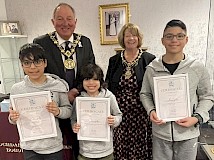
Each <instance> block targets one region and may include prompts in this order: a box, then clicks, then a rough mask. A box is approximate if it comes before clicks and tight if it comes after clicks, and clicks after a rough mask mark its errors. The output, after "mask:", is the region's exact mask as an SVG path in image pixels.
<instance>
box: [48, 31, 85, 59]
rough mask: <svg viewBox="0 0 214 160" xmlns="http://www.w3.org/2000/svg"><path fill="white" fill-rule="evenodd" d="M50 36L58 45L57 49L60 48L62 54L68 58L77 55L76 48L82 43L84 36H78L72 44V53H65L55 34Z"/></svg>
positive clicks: (52, 33)
mask: <svg viewBox="0 0 214 160" xmlns="http://www.w3.org/2000/svg"><path fill="white" fill-rule="evenodd" d="M48 35H49V36H50V38H51V40H52V41H53V43H54V44H55V45H57V47H58V48H59V50H60V52H61V53H62V54H64V55H65V56H67V57H68V58H70V57H71V56H72V55H73V54H74V53H75V48H76V46H77V44H78V43H79V42H80V39H81V36H82V35H81V34H77V36H76V39H74V41H73V43H72V44H71V48H70V51H66V52H65V50H64V48H63V47H62V46H60V45H59V41H58V40H57V38H56V34H55V32H50V33H48ZM74 38H75V37H74Z"/></svg>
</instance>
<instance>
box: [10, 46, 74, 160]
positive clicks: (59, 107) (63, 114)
mask: <svg viewBox="0 0 214 160" xmlns="http://www.w3.org/2000/svg"><path fill="white" fill-rule="evenodd" d="M19 59H20V61H21V64H22V68H23V71H24V72H25V74H26V75H25V77H24V79H23V81H21V82H19V83H16V84H14V85H13V86H12V88H11V93H10V94H11V95H15V94H24V93H30V92H39V91H50V92H51V96H52V102H49V103H48V104H47V106H46V109H47V110H48V112H50V113H52V114H53V115H54V116H55V121H56V129H57V137H51V138H45V139H38V140H31V141H23V142H22V141H21V142H20V146H21V148H22V149H23V151H24V159H25V160H33V159H37V160H39V159H41V160H43V159H46V160H62V159H63V153H62V149H63V144H62V133H61V131H60V128H59V122H58V119H59V118H61V119H65V118H69V117H70V116H71V113H72V106H71V104H70V102H69V100H68V95H67V92H68V91H69V88H68V84H67V83H66V82H65V81H64V80H62V79H60V78H59V77H58V76H56V75H52V74H44V69H45V67H46V66H47V59H46V58H45V51H44V50H43V48H42V47H41V46H40V45H38V44H33V43H31V44H25V45H24V46H22V47H21V49H20V52H19ZM18 118H19V113H18V112H16V111H14V110H12V108H11V109H10V111H9V117H8V119H9V122H10V123H11V124H16V122H17V120H18Z"/></svg>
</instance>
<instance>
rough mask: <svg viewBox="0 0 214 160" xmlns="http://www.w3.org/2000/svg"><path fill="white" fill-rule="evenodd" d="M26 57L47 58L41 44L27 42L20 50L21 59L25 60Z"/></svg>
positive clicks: (30, 58)
mask: <svg viewBox="0 0 214 160" xmlns="http://www.w3.org/2000/svg"><path fill="white" fill-rule="evenodd" d="M25 58H27V59H29V60H39V59H43V60H46V57H45V50H44V49H43V48H42V47H41V46H40V45H39V44H35V43H27V44H25V45H23V46H22V47H21V48H20V51H19V59H20V61H23V60H24V59H25Z"/></svg>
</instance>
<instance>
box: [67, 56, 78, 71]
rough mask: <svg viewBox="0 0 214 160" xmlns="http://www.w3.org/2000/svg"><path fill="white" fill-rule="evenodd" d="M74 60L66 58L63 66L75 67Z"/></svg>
mask: <svg viewBox="0 0 214 160" xmlns="http://www.w3.org/2000/svg"><path fill="white" fill-rule="evenodd" d="M75 65H76V64H75V61H74V60H73V59H70V58H69V59H66V60H65V61H64V66H65V68H66V69H74V68H75Z"/></svg>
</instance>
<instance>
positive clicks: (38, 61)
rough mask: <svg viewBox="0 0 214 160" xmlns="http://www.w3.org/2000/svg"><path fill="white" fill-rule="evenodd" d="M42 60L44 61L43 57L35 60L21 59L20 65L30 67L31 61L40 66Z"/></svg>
mask: <svg viewBox="0 0 214 160" xmlns="http://www.w3.org/2000/svg"><path fill="white" fill-rule="evenodd" d="M43 62H44V60H43V59H38V60H35V61H27V60H24V61H22V66H23V67H25V68H29V67H31V64H32V63H33V64H34V65H35V66H36V67H40V66H42V64H43Z"/></svg>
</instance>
